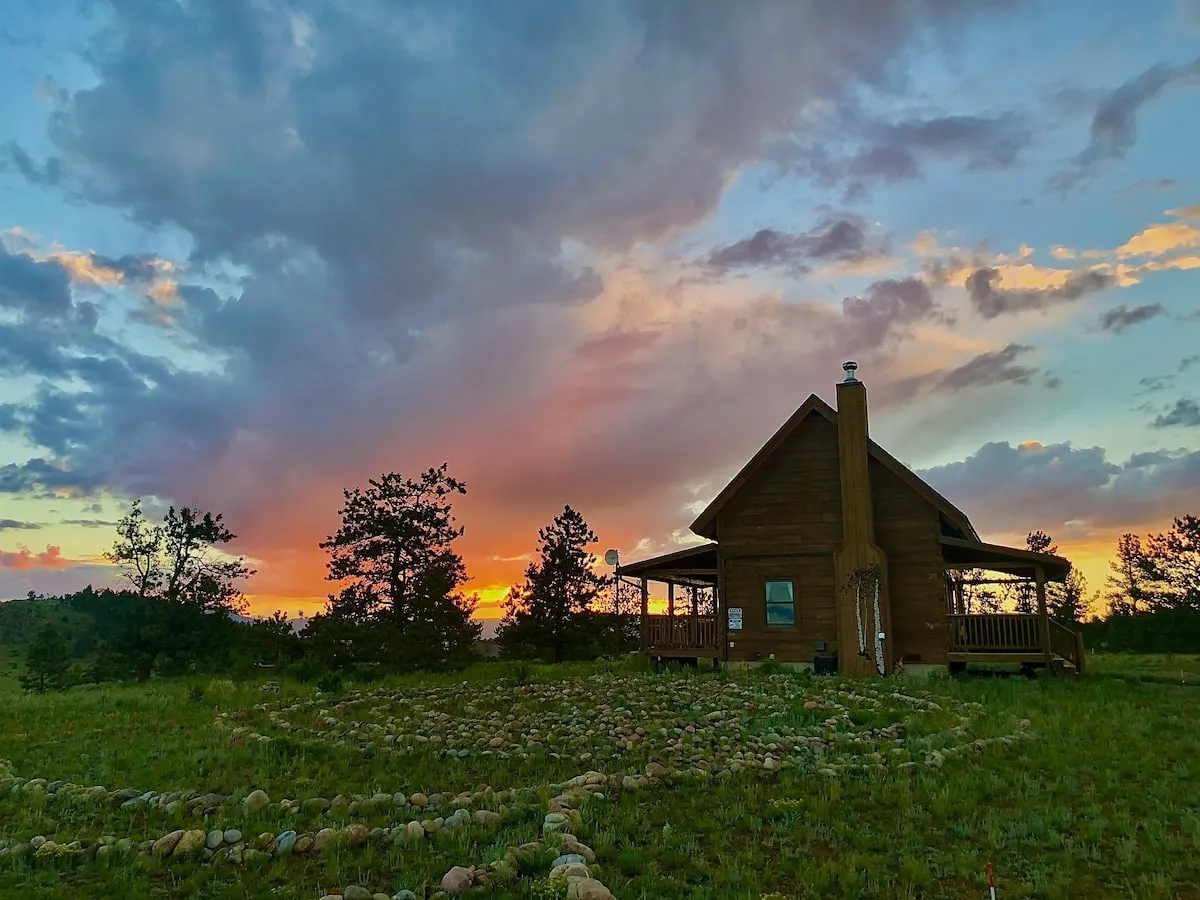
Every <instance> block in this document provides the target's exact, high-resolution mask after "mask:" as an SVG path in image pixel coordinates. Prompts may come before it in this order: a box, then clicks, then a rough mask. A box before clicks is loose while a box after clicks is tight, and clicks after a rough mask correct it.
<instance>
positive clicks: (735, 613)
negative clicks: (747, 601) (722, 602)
mask: <svg viewBox="0 0 1200 900" xmlns="http://www.w3.org/2000/svg"><path fill="white" fill-rule="evenodd" d="M729 630H730V631H741V630H742V608H741V607H740V606H731V607H730V608H729Z"/></svg>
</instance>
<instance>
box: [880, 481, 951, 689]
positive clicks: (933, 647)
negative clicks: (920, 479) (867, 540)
mask: <svg viewBox="0 0 1200 900" xmlns="http://www.w3.org/2000/svg"><path fill="white" fill-rule="evenodd" d="M871 492H872V501H873V506H874V513H875V543H876V545H878V547H879V548H880V550H882V551H883V553H884V554H885V555H886V557H887V566H888V587H889V589H890V594H891V622H890V625H889V627H890V629H891V631H890V633H889V638H890V640H891V657H892V660H893V661H901V662H908V663H920V664H922V665H927V664H934V665H944V664H945V663H946V652H947V644H946V640H947V632H946V628H947V626H946V582H945V563H944V562H943V561H942V548H941V544H940V543H939V539H940V536H941V525H940V519H939V516H938V511H937V510H936V509H935V508H934V507H932V506H931V505H930V504H929V503H928V501H926V500H925V499H924V498H923V497H921V496H920V495H919V494H918V493H917V492H916V491H915V490H913V489H912V487H910V486H909V485H907V484H905V483H904V482H903V481H902V480H901V479H900V478H899V477H898V476H897V475H895V473H893V472H891V471H889V470H888V469H887V467H885V466H884V465H883V464H882V463H880V462H878V461H877V460H874V459H872V460H871Z"/></svg>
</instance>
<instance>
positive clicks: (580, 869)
mask: <svg viewBox="0 0 1200 900" xmlns="http://www.w3.org/2000/svg"><path fill="white" fill-rule="evenodd" d="M550 877H551V878H591V877H592V873H591V872H589V871H588V867H587V866H585V865H583V864H582V863H571V864H570V865H568V866H555V867H554V868H553V869H551V870H550Z"/></svg>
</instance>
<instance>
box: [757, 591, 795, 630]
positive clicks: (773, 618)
mask: <svg viewBox="0 0 1200 900" xmlns="http://www.w3.org/2000/svg"><path fill="white" fill-rule="evenodd" d="M763 597H764V600H765V601H766V605H767V626H768V627H772V626H774V627H777V628H793V627H795V625H796V592H795V589H794V587H793V585H792V582H791V581H790V580H785V579H771V580H770V581H767V582H765V586H764V589H763Z"/></svg>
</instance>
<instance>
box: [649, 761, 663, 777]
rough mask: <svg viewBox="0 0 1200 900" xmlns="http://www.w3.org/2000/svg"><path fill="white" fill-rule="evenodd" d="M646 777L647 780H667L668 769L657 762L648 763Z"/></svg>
mask: <svg viewBox="0 0 1200 900" xmlns="http://www.w3.org/2000/svg"><path fill="white" fill-rule="evenodd" d="M646 777H647V778H666V777H667V767H666V766H664V765H662V763H656V762H650V763H646Z"/></svg>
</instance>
